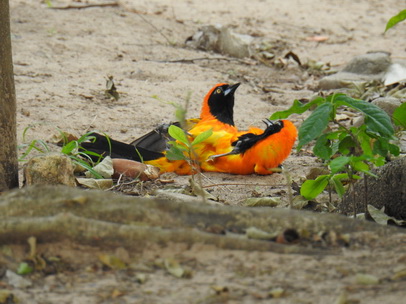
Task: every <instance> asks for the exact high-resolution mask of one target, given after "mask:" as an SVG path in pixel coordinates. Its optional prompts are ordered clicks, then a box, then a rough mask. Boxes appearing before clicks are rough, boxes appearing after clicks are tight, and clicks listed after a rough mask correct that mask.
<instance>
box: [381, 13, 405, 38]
mask: <svg viewBox="0 0 406 304" xmlns="http://www.w3.org/2000/svg"><path fill="white" fill-rule="evenodd" d="M405 19H406V9H405V10H403V11H400V12H399V14H397V15H396V16H393V17H392V18H390V19H389V21H388V23H387V24H386V28H385V32H386V31H387V30H389V29H390V28H392V27H393V26H395V25H396V24H398V23H399V22H401V21H403V20H405Z"/></svg>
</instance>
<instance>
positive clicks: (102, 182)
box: [76, 177, 113, 190]
mask: <svg viewBox="0 0 406 304" xmlns="http://www.w3.org/2000/svg"><path fill="white" fill-rule="evenodd" d="M76 181H77V182H78V184H80V185H82V186H85V187H88V188H90V189H99V190H107V189H110V188H111V187H113V180H112V179H95V178H82V177H77V178H76Z"/></svg>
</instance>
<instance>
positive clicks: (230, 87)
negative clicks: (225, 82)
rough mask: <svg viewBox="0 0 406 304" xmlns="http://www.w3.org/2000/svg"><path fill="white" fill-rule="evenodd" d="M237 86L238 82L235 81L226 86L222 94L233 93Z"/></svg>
mask: <svg viewBox="0 0 406 304" xmlns="http://www.w3.org/2000/svg"><path fill="white" fill-rule="evenodd" d="M239 86H240V83H236V84H233V85H230V86H228V88H227V89H226V90H225V91H224V96H227V95H233V94H234V92H235V91H236V90H237V88H238V87H239Z"/></svg>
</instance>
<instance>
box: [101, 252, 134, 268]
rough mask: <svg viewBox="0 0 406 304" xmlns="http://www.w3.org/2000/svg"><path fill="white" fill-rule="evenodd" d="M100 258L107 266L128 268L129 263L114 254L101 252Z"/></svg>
mask: <svg viewBox="0 0 406 304" xmlns="http://www.w3.org/2000/svg"><path fill="white" fill-rule="evenodd" d="M99 260H100V262H102V263H103V264H104V265H106V266H107V267H109V268H111V269H114V270H120V269H125V268H127V265H126V264H125V263H124V262H123V261H122V260H120V259H119V258H117V257H116V256H114V255H109V254H100V255H99Z"/></svg>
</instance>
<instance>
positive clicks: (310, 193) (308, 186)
mask: <svg viewBox="0 0 406 304" xmlns="http://www.w3.org/2000/svg"><path fill="white" fill-rule="evenodd" d="M329 178H330V177H329V175H320V176H318V177H317V178H316V179H315V180H311V179H309V180H307V181H305V182H304V183H303V185H302V187H301V188H300V195H302V196H303V197H304V198H306V199H308V200H311V199H314V198H315V197H316V196H317V195H319V194H320V193H321V192H322V191H323V190H324V189H325V188H326V187H327V185H328V181H329Z"/></svg>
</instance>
